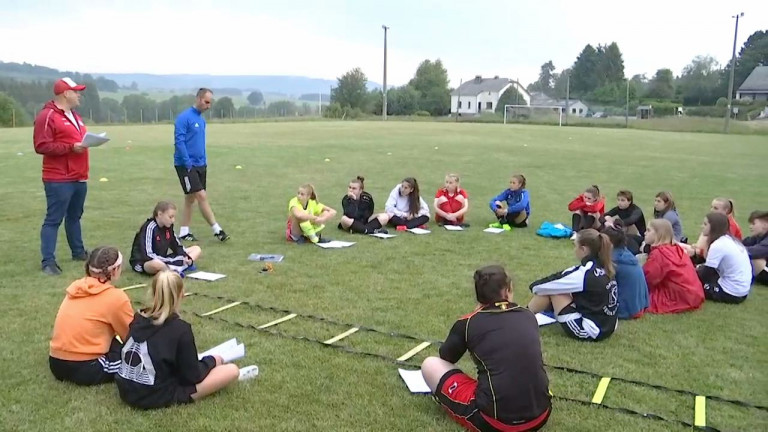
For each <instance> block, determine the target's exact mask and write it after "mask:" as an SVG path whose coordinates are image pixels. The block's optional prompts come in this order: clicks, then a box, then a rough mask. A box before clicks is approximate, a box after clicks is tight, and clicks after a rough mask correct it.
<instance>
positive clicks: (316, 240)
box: [307, 233, 320, 243]
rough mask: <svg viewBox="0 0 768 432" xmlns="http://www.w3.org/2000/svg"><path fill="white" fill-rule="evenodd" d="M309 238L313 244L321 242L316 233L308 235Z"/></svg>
mask: <svg viewBox="0 0 768 432" xmlns="http://www.w3.org/2000/svg"><path fill="white" fill-rule="evenodd" d="M307 238H308V239H309V241H311V242H312V243H317V242H319V241H320V237H318V236H317V234H315V233H312V234H311V235H308V236H307Z"/></svg>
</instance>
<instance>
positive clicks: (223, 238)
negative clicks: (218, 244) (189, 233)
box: [213, 230, 229, 242]
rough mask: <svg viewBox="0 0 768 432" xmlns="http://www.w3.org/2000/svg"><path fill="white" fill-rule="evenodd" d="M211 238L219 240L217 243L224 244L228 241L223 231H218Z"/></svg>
mask: <svg viewBox="0 0 768 432" xmlns="http://www.w3.org/2000/svg"><path fill="white" fill-rule="evenodd" d="M213 236H214V237H216V238H217V239H219V241H223V242H225V241H227V240H229V236H228V235H227V233H225V232H224V230H220V231H219V232H217V233H216V234H214V235H213Z"/></svg>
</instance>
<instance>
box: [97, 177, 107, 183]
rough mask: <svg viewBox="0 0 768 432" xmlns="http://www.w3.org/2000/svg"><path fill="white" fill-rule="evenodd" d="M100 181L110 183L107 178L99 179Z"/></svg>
mask: <svg viewBox="0 0 768 432" xmlns="http://www.w3.org/2000/svg"><path fill="white" fill-rule="evenodd" d="M99 181H100V182H105V181H109V180H108V179H107V178H106V177H102V178H100V179H99Z"/></svg>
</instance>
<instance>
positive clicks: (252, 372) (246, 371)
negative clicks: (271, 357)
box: [237, 365, 259, 381]
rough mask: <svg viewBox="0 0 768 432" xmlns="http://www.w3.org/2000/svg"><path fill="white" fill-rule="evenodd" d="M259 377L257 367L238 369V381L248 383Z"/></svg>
mask: <svg viewBox="0 0 768 432" xmlns="http://www.w3.org/2000/svg"><path fill="white" fill-rule="evenodd" d="M258 376H259V367H258V366H256V365H250V366H246V367H244V368H240V377H239V378H237V380H238V381H248V380H250V379H254V378H256V377H258Z"/></svg>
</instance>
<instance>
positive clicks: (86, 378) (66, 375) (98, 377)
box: [48, 339, 123, 386]
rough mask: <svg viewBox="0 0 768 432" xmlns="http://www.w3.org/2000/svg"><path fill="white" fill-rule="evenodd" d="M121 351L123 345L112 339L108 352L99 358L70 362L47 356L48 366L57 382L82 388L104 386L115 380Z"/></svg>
mask: <svg viewBox="0 0 768 432" xmlns="http://www.w3.org/2000/svg"><path fill="white" fill-rule="evenodd" d="M122 349H123V344H121V343H120V342H119V341H118V340H117V339H112V344H111V345H110V347H109V352H108V353H106V354H104V355H103V356H101V357H99V358H95V359H93V360H85V361H71V360H61V359H58V358H56V357H51V356H49V357H48V365H49V367H50V368H51V373H53V376H54V377H56V379H57V380H59V381H69V382H72V383H75V384H77V385H82V386H91V385H97V384H104V383H108V382H112V381H114V380H115V374H116V373H117V370H118V368H119V367H120V357H121V354H120V352H121V351H122Z"/></svg>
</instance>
